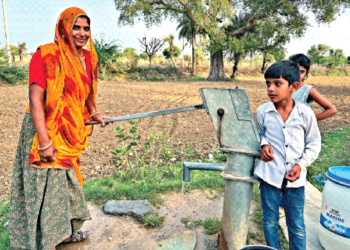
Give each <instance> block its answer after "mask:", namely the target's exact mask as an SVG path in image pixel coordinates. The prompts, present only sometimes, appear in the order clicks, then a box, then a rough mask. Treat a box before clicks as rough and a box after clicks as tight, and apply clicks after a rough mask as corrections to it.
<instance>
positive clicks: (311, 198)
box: [279, 181, 323, 250]
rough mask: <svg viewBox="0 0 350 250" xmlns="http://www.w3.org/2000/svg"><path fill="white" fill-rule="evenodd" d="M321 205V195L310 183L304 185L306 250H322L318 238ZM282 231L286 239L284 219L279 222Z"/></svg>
mask: <svg viewBox="0 0 350 250" xmlns="http://www.w3.org/2000/svg"><path fill="white" fill-rule="evenodd" d="M321 205H322V193H321V192H320V191H319V190H318V189H317V188H315V187H314V186H313V185H312V184H311V183H310V182H308V181H307V182H306V184H305V207H304V219H305V227H306V249H307V250H321V249H323V247H322V245H321V243H320V239H319V238H318V230H317V228H318V223H319V221H320V215H321ZM279 224H280V226H281V227H282V229H283V234H284V236H285V237H286V238H287V239H288V227H287V224H286V218H285V217H283V218H281V219H280V221H279Z"/></svg>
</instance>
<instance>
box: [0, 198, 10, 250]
mask: <svg viewBox="0 0 350 250" xmlns="http://www.w3.org/2000/svg"><path fill="white" fill-rule="evenodd" d="M9 210H10V201H9V199H6V200H3V201H0V249H1V250H5V249H10V239H9V231H8V229H6V228H5V227H4V225H5V223H6V222H7V221H8V220H9V218H10V215H9Z"/></svg>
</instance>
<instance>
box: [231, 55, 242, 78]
mask: <svg viewBox="0 0 350 250" xmlns="http://www.w3.org/2000/svg"><path fill="white" fill-rule="evenodd" d="M240 60H241V55H240V54H235V55H234V63H233V68H232V75H231V81H232V82H234V81H235V80H236V71H237V69H238V64H239V61H240Z"/></svg>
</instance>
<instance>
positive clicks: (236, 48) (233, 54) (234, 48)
mask: <svg viewBox="0 0 350 250" xmlns="http://www.w3.org/2000/svg"><path fill="white" fill-rule="evenodd" d="M247 19H249V15H248V14H245V13H244V12H243V11H240V12H239V13H238V15H234V16H233V17H232V18H231V22H230V24H229V25H228V27H227V29H226V30H227V31H229V32H230V31H234V30H237V29H238V28H241V27H243V26H244V25H245V23H246V20H247ZM249 32H251V31H250V30H246V31H245V32H242V33H239V34H237V35H235V36H233V37H229V38H228V39H227V44H228V46H227V47H228V55H229V58H230V59H229V61H232V62H233V67H232V75H231V77H230V78H231V81H234V80H235V78H236V71H237V69H238V64H239V62H240V60H241V59H242V57H244V56H245V55H246V54H247V53H248V48H247V44H248V43H247V42H243V40H245V39H246V37H247V36H248V34H249Z"/></svg>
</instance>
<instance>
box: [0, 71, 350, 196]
mask: <svg viewBox="0 0 350 250" xmlns="http://www.w3.org/2000/svg"><path fill="white" fill-rule="evenodd" d="M308 83H309V84H312V85H313V86H314V87H315V88H316V89H317V90H318V91H319V92H320V93H321V94H322V95H324V96H325V97H326V98H327V99H328V100H330V101H331V102H332V103H333V104H334V105H335V106H336V107H337V109H338V114H337V115H335V116H334V117H332V118H330V119H327V120H326V121H322V122H320V123H319V126H320V129H321V131H323V132H326V131H328V130H332V129H335V128H337V127H340V126H345V125H347V124H349V123H350V108H349V103H350V78H349V77H311V79H309V80H308ZM236 86H238V87H239V88H244V89H246V91H247V94H248V97H249V100H250V105H251V108H252V110H253V112H254V113H255V111H256V109H257V108H258V107H259V106H260V105H261V104H263V103H265V102H268V101H269V99H268V97H267V95H266V87H265V83H264V81H263V80H262V79H261V80H249V81H241V82H233V83H231V82H224V83H212V82H190V83H185V82H100V83H99V87H98V98H97V109H98V111H100V112H101V113H106V114H108V115H109V116H120V115H127V114H133V113H140V112H147V111H153V110H159V109H168V108H174V107H181V106H187V105H194V104H200V103H202V100H201V97H200V95H199V91H198V90H199V88H202V87H219V88H234V87H236ZM27 103H28V87H27V86H15V87H0V195H2V196H3V195H7V194H8V192H9V190H10V179H11V174H12V166H13V162H14V157H15V153H16V147H17V142H18V137H19V132H20V128H21V124H22V119H23V116H24V108H25V106H26V105H27ZM312 108H313V109H314V111H315V112H316V113H317V112H320V111H321V108H320V107H318V106H317V105H316V104H313V105H312ZM136 123H137V125H138V127H139V129H138V132H139V133H140V134H141V136H142V138H143V139H142V140H145V139H146V138H147V136H148V135H149V134H150V133H152V131H154V130H155V129H158V130H161V131H164V132H168V131H169V133H170V136H171V138H172V142H173V144H174V145H175V146H176V147H177V148H179V149H180V152H182V151H183V149H184V148H185V143H187V145H188V147H191V148H193V149H194V150H195V151H196V152H197V156H198V157H207V156H208V154H209V153H212V152H213V150H214V149H217V148H218V143H217V141H216V135H215V133H214V130H213V127H212V123H211V121H210V118H209V116H208V115H207V114H206V112H205V111H204V110H201V111H195V112H188V113H182V114H173V115H168V116H160V117H153V118H145V119H140V120H136ZM119 125H121V126H123V127H126V128H128V127H129V123H128V122H121V123H119ZM115 127H116V124H113V125H109V126H107V127H106V128H101V127H99V126H96V127H95V130H94V133H93V135H92V136H91V137H90V138H89V146H88V148H87V149H86V152H85V153H84V154H83V155H82V157H81V160H82V163H83V165H82V167H81V171H82V173H83V176H84V178H85V180H88V179H91V178H96V177H99V176H101V175H106V174H112V173H113V172H115V171H116V170H117V169H116V168H115V167H114V165H113V158H112V154H111V150H112V149H113V148H115V147H117V146H118V142H117V140H116V138H115ZM178 158H179V159H181V155H180V156H179V157H178Z"/></svg>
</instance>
